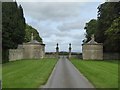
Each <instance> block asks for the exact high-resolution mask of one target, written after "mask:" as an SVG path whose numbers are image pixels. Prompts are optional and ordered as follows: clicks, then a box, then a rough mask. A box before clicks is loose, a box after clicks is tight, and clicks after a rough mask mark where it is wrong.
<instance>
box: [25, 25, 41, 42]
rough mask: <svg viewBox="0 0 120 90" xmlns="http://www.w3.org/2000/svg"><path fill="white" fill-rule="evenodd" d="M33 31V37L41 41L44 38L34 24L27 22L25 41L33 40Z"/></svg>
mask: <svg viewBox="0 0 120 90" xmlns="http://www.w3.org/2000/svg"><path fill="white" fill-rule="evenodd" d="M32 33H33V35H34V36H33V38H34V39H35V40H37V41H39V42H42V38H41V37H40V36H39V33H38V31H37V30H36V29H35V28H33V27H32V26H30V25H28V24H26V29H25V38H24V42H29V41H30V40H31V34H32Z"/></svg>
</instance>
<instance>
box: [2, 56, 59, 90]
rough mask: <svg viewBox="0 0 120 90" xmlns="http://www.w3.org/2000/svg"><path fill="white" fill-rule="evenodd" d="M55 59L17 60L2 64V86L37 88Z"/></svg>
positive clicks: (46, 77) (46, 76)
mask: <svg viewBox="0 0 120 90" xmlns="http://www.w3.org/2000/svg"><path fill="white" fill-rule="evenodd" d="M56 62H57V60H56V59H47V58H46V59H43V60H19V61H14V62H9V63H6V64H3V66H2V69H3V70H2V74H3V75H2V76H3V77H2V78H3V81H2V82H3V88H38V87H40V86H41V85H44V84H45V83H46V81H47V80H48V78H49V75H50V74H51V72H52V70H53V68H54V66H55V64H56Z"/></svg>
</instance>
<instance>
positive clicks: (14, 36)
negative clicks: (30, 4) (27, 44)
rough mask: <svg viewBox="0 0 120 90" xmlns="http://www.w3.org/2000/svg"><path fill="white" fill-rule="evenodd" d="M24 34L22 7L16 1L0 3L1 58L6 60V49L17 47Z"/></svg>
mask: <svg viewBox="0 0 120 90" xmlns="http://www.w3.org/2000/svg"><path fill="white" fill-rule="evenodd" d="M24 36H25V18H24V15H23V9H22V7H21V6H18V5H17V3H16V2H3V3H2V53H3V54H2V60H3V62H6V60H8V53H7V52H8V49H10V48H11V49H13V48H17V45H18V44H22V42H23V41H24Z"/></svg>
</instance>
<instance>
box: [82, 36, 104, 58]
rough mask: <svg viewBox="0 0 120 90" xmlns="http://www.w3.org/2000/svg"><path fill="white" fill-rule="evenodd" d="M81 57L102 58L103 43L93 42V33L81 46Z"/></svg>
mask: <svg viewBox="0 0 120 90" xmlns="http://www.w3.org/2000/svg"><path fill="white" fill-rule="evenodd" d="M82 52H83V59H85V60H103V44H102V43H97V42H95V39H94V35H92V37H91V40H90V41H89V42H88V43H85V44H83V46H82Z"/></svg>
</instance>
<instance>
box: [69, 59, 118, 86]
mask: <svg viewBox="0 0 120 90" xmlns="http://www.w3.org/2000/svg"><path fill="white" fill-rule="evenodd" d="M71 62H72V63H73V64H74V65H75V67H76V68H77V69H78V70H79V71H80V72H81V73H82V74H83V75H84V76H85V77H86V78H87V79H88V80H89V81H90V82H91V83H92V84H93V85H94V86H95V87H96V88H118V61H113V60H112V61H83V60H77V59H72V60H71Z"/></svg>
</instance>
